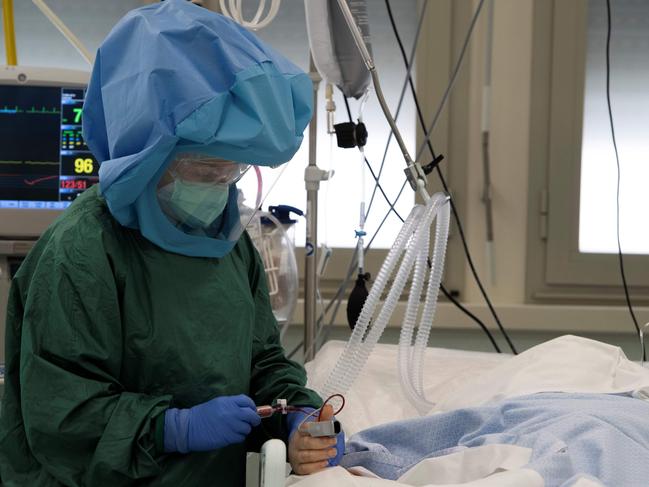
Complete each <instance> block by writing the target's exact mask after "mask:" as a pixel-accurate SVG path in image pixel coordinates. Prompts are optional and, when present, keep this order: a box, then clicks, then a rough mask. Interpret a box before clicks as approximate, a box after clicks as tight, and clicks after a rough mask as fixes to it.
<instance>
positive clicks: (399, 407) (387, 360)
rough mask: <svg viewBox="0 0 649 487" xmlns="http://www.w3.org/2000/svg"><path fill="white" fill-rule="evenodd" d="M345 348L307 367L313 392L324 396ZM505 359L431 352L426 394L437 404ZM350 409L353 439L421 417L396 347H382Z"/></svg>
mask: <svg viewBox="0 0 649 487" xmlns="http://www.w3.org/2000/svg"><path fill="white" fill-rule="evenodd" d="M344 348H345V342H341V341H330V342H327V343H326V344H325V345H324V347H322V349H321V350H320V351H319V352H318V354H317V355H316V358H315V359H314V360H313V361H311V362H309V363H307V364H306V366H305V367H306V370H307V375H308V377H309V387H311V388H313V389H315V390H316V391H318V390H321V388H322V386H323V385H324V382H325V380H326V379H327V377H328V375H329V372H330V371H331V369H332V368H333V366H334V364H335V363H336V362H337V360H338V357H339V356H340V354H341V353H342V351H343V349H344ZM509 357H510V356H509V355H506V354H497V353H485V352H470V351H464V350H449V349H444V348H428V349H427V350H426V359H425V367H426V374H425V375H424V390H425V392H426V394H427V397H429V398H433V397H434V396H438V397H439V394H440V393H442V391H453V390H457V389H458V388H459V387H460V386H462V385H463V384H465V383H466V382H468V381H470V380H473V379H474V378H475V377H477V376H479V375H482V374H485V373H487V372H488V371H490V370H492V369H493V368H495V367H496V366H498V365H500V364H502V363H504V362H505V361H506V360H507V359H508V358H509ZM345 398H346V404H345V409H344V410H343V411H342V412H341V413H340V414H339V415H338V418H339V419H340V421H341V422H342V423H343V424H344V425H345V433H346V434H347V435H348V436H351V435H353V434H354V433H357V432H359V431H361V430H364V429H367V428H369V427H371V426H375V425H377V424H382V423H387V422H390V421H397V420H401V419H407V418H413V417H415V416H417V411H416V410H415V408H414V407H413V406H412V405H410V403H409V402H408V400H407V399H406V398H405V397H404V396H403V393H402V392H401V386H400V382H399V377H398V370H397V345H384V344H378V345H377V346H376V348H375V349H374V351H373V352H372V354H371V355H370V357H369V359H368V362H367V365H366V366H365V368H364V369H363V371H362V372H361V374H360V375H359V377H358V379H357V380H356V382H355V383H354V384H353V385H352V387H351V389H350V390H349V391H348V392H347V393H346V394H345Z"/></svg>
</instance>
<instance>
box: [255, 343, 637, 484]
mask: <svg viewBox="0 0 649 487" xmlns="http://www.w3.org/2000/svg"><path fill="white" fill-rule="evenodd" d="M344 347H345V343H344V342H338V341H332V342H328V343H327V344H325V345H324V346H323V348H322V349H321V350H320V351H319V352H318V354H317V355H316V357H315V359H314V360H313V361H312V362H310V363H307V364H306V366H305V367H306V369H307V373H308V377H309V384H308V385H309V386H310V387H311V388H313V389H315V390H316V391H317V390H320V389H321V387H322V386H323V384H324V382H325V380H326V379H327V376H328V375H329V372H330V371H331V369H332V367H333V366H334V364H335V363H336V361H337V359H338V357H339V356H340V354H341V352H342V351H343V349H344ZM397 352H398V347H397V345H378V346H376V348H375V349H374V351H373V353H372V354H371V355H370V357H369V360H368V362H367V365H366V366H365V367H364V369H363V370H362V372H361V374H360V375H359V377H358V379H357V380H356V381H355V382H354V384H353V386H352V387H351V389H350V390H349V391H347V392H346V393H345V398H346V404H345V408H344V410H343V411H342V412H341V413H340V414H338V416H337V417H338V419H339V420H340V421H341V422H342V424H343V426H344V428H345V432H346V434H347V438H349V437H350V436H352V435H354V434H355V433H358V432H360V431H363V430H366V429H368V428H370V427H373V426H377V425H381V424H385V423H389V422H393V421H398V420H403V419H409V418H415V417H418V416H419V415H418V414H417V411H416V410H415V408H414V407H413V406H412V405H411V404H410V403H409V402H408V401H407V400H406V399H405V397H404V395H403V393H402V391H401V386H400V382H399V377H398V372H397V367H396V363H397ZM425 353H426V359H425V374H424V389H425V393H426V396H427V397H428V398H430V399H431V400H433V401H434V402H435V408H434V409H433V410H432V411H431V413H435V412H445V411H454V410H457V409H460V408H466V407H476V406H481V405H484V404H488V403H490V402H491V403H493V402H498V401H500V400H502V399H508V398H516V397H520V396H526V395H530V394H536V393H540V392H566V393H576V394H579V393H588V394H590V393H605V394H619V393H623V392H625V393H626V392H632V393H633V395H634V396H635V397H638V398H641V399H647V398H649V370H648V369H645V368H643V367H642V366H641V365H639V364H637V363H634V362H632V361H630V360H628V359H627V358H626V357H625V355H624V353H623V352H622V351H621V350H620V349H619V348H618V347H614V346H611V345H608V344H605V343H601V342H597V341H594V340H588V339H585V338H580V337H575V336H565V337H560V338H557V339H554V340H550V341H549V342H546V343H543V344H541V345H537V346H536V347H533V348H532V349H529V350H527V351H525V352H523V353H521V354H519V355H518V356H516V357H513V356H511V355H507V354H495V353H483V352H471V351H461V350H449V349H441V348H434V347H431V348H427V349H426V352H425ZM514 450H515V448H514ZM509 453H512V452H509ZM516 455H517V453H516V452H513V456H512V455H510V458H512V457H516ZM525 464H526V461H519V466H518V467H517V468H515V469H511V471H509V472H506V473H505V474H506V475H509V474H512V475H515V476H516V475H518V476H520V477H516V478H515V479H514V480H513V481H511V482H509V483H507V482H502V483H495V484H494V483H489V482H493V481H494V479H492V480H489V479H487V480H485V481H480V482H479V483H476V484H475V485H476V486H480V487H483V486H484V487H486V486H488V485H499V486H501V487H502V486H503V485H516V486H518V485H529V486H532V485H543V482H542V480H541V483H535V482H534V481H538V480H539V478H533V477H534V475H535V473H534V472H532V471H530V470H527V471H526V469H524V468H523V465H525ZM327 470H329V472H323V473H322V475H320V474H318V475H316V476H310V477H311V479H309V478H308V477H303V478H300V477H292V478H289V480H288V483H287V484H286V485H294V484H295V485H296V487H303V486H304V487H320V486H325V485H334V482H336V485H338V486H339V487H343V486H347V485H350V486H351V485H354V486H357V485H358V486H361V485H373V486H384V485H385V486H386V487H388V486H390V485H404V484H400V483H396V482H394V481H388V480H383V479H374V483H367V481H368V480H370V479H367V478H366V479H354V478H352V477H351V476H349V475H348V474H346V473H345V472H344V471H343V470H342V469H340V468H338V469H327ZM336 470H337V471H336ZM505 470H507V469H505ZM530 472H531V474H532V477H530V480H529V482H528V481H527V480H525V479H526V478H527V477H526V476H527V475H530ZM537 477H538V475H537ZM510 480H511V479H510ZM496 482H498V480H496ZM584 482H585V481H584ZM265 485H266V486H268V487H275V486H276V485H277V487H279V486H280V485H283V484H282V483H281V481H278V483H276V484H265ZM408 485H411V484H408ZM413 485H414V484H413ZM417 485H419V484H417ZM462 485H464V484H462ZM466 485H474V484H466ZM574 485H580V486H581V485H584V486H587V485H601V484H595V483H593V484H589V483H587V482H586V483H579V484H574Z"/></svg>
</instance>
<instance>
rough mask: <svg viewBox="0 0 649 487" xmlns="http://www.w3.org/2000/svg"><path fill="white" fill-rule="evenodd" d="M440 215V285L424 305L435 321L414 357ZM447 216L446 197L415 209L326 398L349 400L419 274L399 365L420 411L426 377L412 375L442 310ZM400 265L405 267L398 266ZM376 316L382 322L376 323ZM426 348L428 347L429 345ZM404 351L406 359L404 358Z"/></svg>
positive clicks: (434, 270) (436, 272) (435, 272)
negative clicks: (410, 280) (439, 301)
mask: <svg viewBox="0 0 649 487" xmlns="http://www.w3.org/2000/svg"><path fill="white" fill-rule="evenodd" d="M438 215H439V216H441V217H438V218H437V221H438V222H437V236H436V239H435V252H434V254H433V261H432V265H431V273H430V275H431V277H434V276H439V280H438V281H437V284H436V285H435V282H429V285H428V288H427V298H426V303H425V305H424V315H425V316H429V317H430V323H429V324H427V326H428V330H427V331H426V330H420V331H419V332H418V334H417V340H416V346H415V350H414V354H412V353H411V350H410V348H411V346H412V344H411V341H412V334H413V331H412V330H413V328H414V323H415V322H416V318H417V315H418V308H419V298H420V295H421V291H422V289H423V284H424V278H425V275H426V267H428V248H429V244H430V227H431V225H432V223H433V221H434V220H435V218H436V217H437V216H438ZM448 216H449V205H448V196H447V195H446V194H443V193H437V194H434V195H433V196H432V197H431V198H430V199H429V200H428V202H427V203H426V205H425V206H423V205H416V206H415V207H414V208H413V209H412V211H411V212H410V215H408V218H407V219H406V221H405V222H404V224H403V226H402V227H401V230H400V232H399V234H398V236H397V238H396V240H395V242H394V244H393V245H392V248H391V249H390V251H389V253H388V256H387V258H386V259H385V261H384V262H383V265H382V266H381V270H380V271H379V273H378V275H377V277H376V280H375V281H374V284H373V286H372V289H371V290H370V293H369V296H368V297H367V300H366V301H365V305H364V306H363V309H362V311H361V314H360V316H359V318H358V321H357V322H356V326H355V327H354V331H353V333H352V336H351V338H350V339H349V341H348V342H347V345H346V346H345V349H344V351H343V353H342V354H341V356H340V358H339V359H338V362H337V363H336V365H335V366H334V368H333V370H332V372H331V374H330V375H329V377H328V378H327V381H326V382H325V384H324V387H323V391H322V394H323V395H324V396H325V397H326V396H329V395H331V394H333V393H342V394H344V393H345V392H347V391H348V390H349V388H350V387H351V385H352V384H353V383H354V381H355V380H356V378H357V377H358V374H359V373H360V372H361V370H362V369H363V367H364V366H365V364H366V363H367V359H368V357H369V356H370V354H371V352H372V350H373V349H374V346H375V345H376V343H377V342H378V340H379V338H380V337H381V335H382V334H383V331H384V330H385V327H386V326H387V324H388V322H389V320H390V318H391V317H392V314H393V313H394V310H395V308H396V306H397V304H398V302H399V298H400V296H401V293H402V292H403V290H404V288H405V286H406V283H407V281H408V278H409V277H410V276H411V274H412V273H413V268H414V269H415V275H414V276H413V277H414V279H413V283H412V285H411V290H410V298H409V300H408V308H407V313H406V320H405V321H404V327H405V326H406V325H407V326H408V327H409V329H410V332H408V331H407V330H406V331H405V332H404V331H403V330H402V337H401V338H402V339H404V333H405V339H406V340H407V339H408V336H409V337H410V338H409V341H407V342H406V343H405V344H402V345H400V355H399V362H400V363H401V361H402V360H403V361H404V365H405V369H404V370H409V371H410V373H409V374H407V378H408V380H407V381H406V384H408V386H404V390H405V389H408V391H409V392H406V395H407V397H408V399H409V400H410V401H411V402H413V405H415V407H417V405H416V404H419V403H420V402H421V399H422V397H421V396H422V395H423V390H422V389H423V386H422V387H421V388H418V387H416V386H414V385H413V384H414V382H415V381H416V380H418V379H417V378H418V377H420V376H421V371H420V372H419V373H418V374H415V373H414V372H413V371H412V369H413V367H415V366H421V367H423V360H422V358H423V351H422V353H421V354H418V352H417V350H418V349H417V346H418V345H417V344H418V343H420V342H423V340H424V339H426V341H427V340H428V335H429V333H430V326H432V317H433V315H434V312H435V308H436V304H437V293H438V291H439V281H440V280H441V276H442V273H443V270H444V257H445V254H446V243H447V240H448ZM440 231H441V232H440ZM399 262H400V265H399V266H398V264H399ZM397 267H398V270H397ZM395 271H396V277H395V278H394V281H393V283H392V287H391V288H390V290H389V292H388V294H387V297H386V299H385V301H384V303H383V305H382V306H381V308H380V311H378V315H377V308H378V307H379V304H380V299H381V296H382V295H383V292H384V290H385V288H386V286H387V284H388V282H389V280H390V278H391V277H392V276H393V274H394V273H395ZM431 281H433V279H431ZM375 315H377V316H376V317H375ZM422 321H423V317H422ZM408 333H409V335H408ZM423 343H424V347H425V346H426V343H425V342H423ZM402 347H403V348H402ZM404 351H405V352H407V353H404ZM399 368H400V369H401V368H402V367H401V366H399ZM422 383H423V380H422ZM415 403H416V404H415ZM418 410H419V408H418Z"/></svg>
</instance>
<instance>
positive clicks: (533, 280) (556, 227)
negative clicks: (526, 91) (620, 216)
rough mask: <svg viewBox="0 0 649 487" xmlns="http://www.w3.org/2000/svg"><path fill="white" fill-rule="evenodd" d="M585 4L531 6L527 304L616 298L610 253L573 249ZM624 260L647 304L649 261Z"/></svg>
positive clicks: (615, 266) (638, 296)
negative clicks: (591, 252) (532, 8)
mask: <svg viewBox="0 0 649 487" xmlns="http://www.w3.org/2000/svg"><path fill="white" fill-rule="evenodd" d="M587 8H588V0H573V1H571V2H562V1H560V0H552V1H548V2H535V4H534V9H535V15H534V24H533V28H534V34H533V35H534V44H533V59H532V80H533V81H532V110H531V120H530V159H529V160H530V165H529V194H528V208H529V213H528V259H527V260H528V266H527V270H528V272H527V296H528V299H529V301H531V302H566V301H570V302H573V303H574V302H578V303H587V304H621V303H623V302H624V294H623V289H622V287H621V277H620V269H619V263H618V256H617V254H590V253H588V254H587V253H581V252H579V205H580V200H579V198H580V182H581V179H580V176H581V147H582V127H583V110H584V90H585V72H586V69H585V63H586V49H587ZM612 162H613V161H612ZM611 204H613V202H612V203H611ZM624 262H625V270H626V273H627V280H628V282H629V285H630V290H631V295H632V299H633V302H634V304H647V303H649V286H647V285H646V284H645V285H643V284H642V283H643V282H647V280H646V278H645V279H644V280H643V276H647V275H649V259H648V258H647V256H642V255H625V258H624Z"/></svg>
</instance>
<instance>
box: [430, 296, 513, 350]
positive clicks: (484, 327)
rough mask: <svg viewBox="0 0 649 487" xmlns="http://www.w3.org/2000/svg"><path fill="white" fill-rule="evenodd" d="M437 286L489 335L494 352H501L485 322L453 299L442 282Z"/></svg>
mask: <svg viewBox="0 0 649 487" xmlns="http://www.w3.org/2000/svg"><path fill="white" fill-rule="evenodd" d="M439 288H440V289H441V290H442V292H443V293H444V296H446V298H447V299H448V300H449V301H450V302H451V303H453V304H454V305H455V306H457V307H458V308H460V309H461V310H462V311H463V312H464V313H465V314H466V315H467V316H469V317H470V318H471V319H472V320H473V321H475V322H476V323H477V324H478V325H479V326H480V328H482V331H484V332H485V334H486V335H487V337H489V341H491V344H492V345H493V346H494V348H495V349H496V352H498V353H502V351H501V350H500V347H499V346H498V344H497V343H496V340H494V337H493V335H492V334H491V332H490V331H489V328H487V325H485V324H484V323H483V322H482V321H481V320H480V318H478V317H477V316H476V315H474V314H473V313H471V311H469V310H468V309H467V308H465V307H464V305H463V304H462V303H460V302H459V301H458V300H457V299H455V297H453V295H452V294H451V293H449V292H448V291H447V290H446V288H445V287H444V284H440V286H439Z"/></svg>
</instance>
